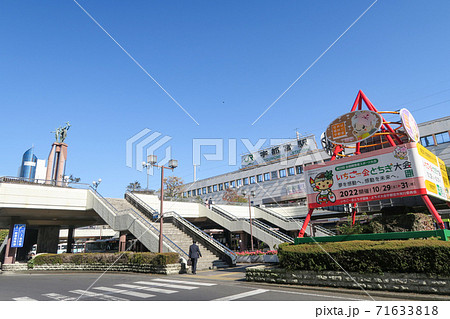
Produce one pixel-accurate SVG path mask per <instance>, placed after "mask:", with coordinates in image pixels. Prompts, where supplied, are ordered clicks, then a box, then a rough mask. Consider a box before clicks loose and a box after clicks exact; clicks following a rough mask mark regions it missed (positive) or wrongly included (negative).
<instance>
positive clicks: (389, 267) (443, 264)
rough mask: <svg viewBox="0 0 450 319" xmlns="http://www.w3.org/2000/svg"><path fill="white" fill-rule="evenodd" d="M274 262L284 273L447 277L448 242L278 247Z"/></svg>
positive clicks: (403, 241)
mask: <svg viewBox="0 0 450 319" xmlns="http://www.w3.org/2000/svg"><path fill="white" fill-rule="evenodd" d="M325 251H326V252H327V253H328V254H327V253H326V252H325ZM278 258H279V260H280V266H281V267H282V268H285V269H288V270H314V271H322V270H334V271H336V270H337V271H341V270H342V269H341V267H339V266H338V264H337V263H339V264H340V265H341V266H342V268H343V269H345V271H350V272H359V273H384V272H392V273H426V274H438V275H443V276H450V242H445V241H440V240H434V239H428V240H421V239H418V240H390V241H348V242H334V243H333V242H332V243H321V244H320V245H319V244H316V243H311V244H300V245H294V244H282V245H280V246H279V249H278ZM335 261H336V262H337V263H336V262H335Z"/></svg>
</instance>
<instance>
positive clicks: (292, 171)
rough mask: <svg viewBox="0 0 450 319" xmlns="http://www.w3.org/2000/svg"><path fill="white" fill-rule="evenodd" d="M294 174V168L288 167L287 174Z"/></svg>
mask: <svg viewBox="0 0 450 319" xmlns="http://www.w3.org/2000/svg"><path fill="white" fill-rule="evenodd" d="M292 175H295V169H294V168H293V167H289V168H288V176H292Z"/></svg>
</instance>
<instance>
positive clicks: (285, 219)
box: [257, 207, 289, 222]
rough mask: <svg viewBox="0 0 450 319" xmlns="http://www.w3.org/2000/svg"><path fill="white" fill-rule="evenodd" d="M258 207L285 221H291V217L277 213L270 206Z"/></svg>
mask: <svg viewBox="0 0 450 319" xmlns="http://www.w3.org/2000/svg"><path fill="white" fill-rule="evenodd" d="M257 208H258V209H260V210H262V211H263V212H265V213H267V214H269V215H272V216H274V217H276V218H278V219H281V220H282V221H284V222H289V219H287V218H286V217H284V216H282V215H280V214H278V213H276V212H274V211H272V210H270V209H268V208H265V207H257Z"/></svg>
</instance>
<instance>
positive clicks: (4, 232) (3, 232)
mask: <svg viewBox="0 0 450 319" xmlns="http://www.w3.org/2000/svg"><path fill="white" fill-rule="evenodd" d="M8 233H9V229H0V245H1V244H2V243H3V241H4V240H5V238H6V236H8Z"/></svg>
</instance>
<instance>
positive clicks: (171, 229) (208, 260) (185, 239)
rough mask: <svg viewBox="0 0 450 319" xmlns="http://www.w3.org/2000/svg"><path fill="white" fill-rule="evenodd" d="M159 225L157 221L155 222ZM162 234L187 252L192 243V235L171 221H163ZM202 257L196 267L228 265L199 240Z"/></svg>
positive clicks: (206, 267)
mask: <svg viewBox="0 0 450 319" xmlns="http://www.w3.org/2000/svg"><path fill="white" fill-rule="evenodd" d="M155 225H158V226H159V223H155ZM163 233H164V235H166V236H167V237H169V238H170V239H171V240H172V241H173V242H174V243H175V244H177V246H178V247H180V248H181V249H183V250H184V251H185V252H187V253H189V246H190V245H191V244H192V237H190V236H189V235H187V234H186V233H184V232H183V231H181V230H180V229H179V228H177V227H176V226H175V225H173V224H172V223H164V230H163ZM197 246H198V247H199V248H200V252H201V253H202V257H200V258H199V259H198V263H197V269H198V270H202V269H216V268H225V267H228V264H227V263H226V262H224V261H222V260H220V259H219V257H217V256H216V255H215V254H214V253H213V252H212V251H210V250H209V249H207V248H206V247H205V246H204V245H202V244H201V243H200V242H197Z"/></svg>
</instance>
